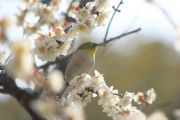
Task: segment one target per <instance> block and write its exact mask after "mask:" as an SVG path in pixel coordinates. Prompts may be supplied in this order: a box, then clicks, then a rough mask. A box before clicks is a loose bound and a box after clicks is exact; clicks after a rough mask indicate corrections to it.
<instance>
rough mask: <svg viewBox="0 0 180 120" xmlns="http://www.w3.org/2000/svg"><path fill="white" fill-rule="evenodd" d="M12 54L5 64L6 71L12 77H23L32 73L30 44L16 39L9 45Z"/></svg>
mask: <svg viewBox="0 0 180 120" xmlns="http://www.w3.org/2000/svg"><path fill="white" fill-rule="evenodd" d="M11 49H12V51H13V53H14V56H13V58H12V59H11V61H10V62H9V64H8V65H7V71H8V73H9V74H10V75H11V76H12V77H15V78H16V77H17V78H21V79H25V78H26V77H28V76H30V75H32V73H33V69H34V62H33V57H32V55H31V49H30V45H29V44H28V43H27V42H25V41H16V42H15V43H13V44H12V47H11Z"/></svg>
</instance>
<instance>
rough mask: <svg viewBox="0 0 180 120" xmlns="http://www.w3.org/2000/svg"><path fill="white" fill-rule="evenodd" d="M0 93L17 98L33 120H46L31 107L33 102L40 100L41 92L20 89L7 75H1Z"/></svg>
mask: <svg viewBox="0 0 180 120" xmlns="http://www.w3.org/2000/svg"><path fill="white" fill-rule="evenodd" d="M0 86H1V87H2V89H0V92H1V93H3V94H9V95H11V96H13V97H15V98H16V100H17V101H18V102H19V104H20V105H21V106H22V107H23V108H24V109H25V110H26V111H27V112H28V113H29V115H30V116H31V118H32V119H33V120H46V119H45V118H43V117H41V116H40V115H39V114H38V113H36V111H35V110H34V109H33V108H32V107H31V103H32V101H34V100H36V99H38V98H39V96H40V94H41V91H40V90H37V91H30V90H24V89H21V88H19V87H18V86H17V85H16V83H15V80H14V79H12V78H11V77H9V76H8V75H7V74H6V73H1V74H0Z"/></svg>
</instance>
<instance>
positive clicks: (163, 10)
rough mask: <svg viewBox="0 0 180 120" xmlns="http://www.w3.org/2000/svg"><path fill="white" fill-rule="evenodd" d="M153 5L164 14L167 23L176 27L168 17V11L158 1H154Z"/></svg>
mask: <svg viewBox="0 0 180 120" xmlns="http://www.w3.org/2000/svg"><path fill="white" fill-rule="evenodd" d="M155 5H156V6H157V7H158V8H159V9H160V10H161V12H162V13H163V14H164V15H165V17H166V18H167V20H168V21H169V23H170V24H171V25H172V26H173V27H174V28H175V29H176V28H177V25H176V23H175V22H174V20H173V19H172V18H171V17H170V15H169V13H168V12H167V11H166V10H165V9H164V8H163V7H162V6H161V5H160V4H158V3H155Z"/></svg>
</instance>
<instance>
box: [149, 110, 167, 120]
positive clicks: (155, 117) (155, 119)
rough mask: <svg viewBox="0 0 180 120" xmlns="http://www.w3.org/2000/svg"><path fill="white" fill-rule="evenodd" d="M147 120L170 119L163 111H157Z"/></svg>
mask: <svg viewBox="0 0 180 120" xmlns="http://www.w3.org/2000/svg"><path fill="white" fill-rule="evenodd" d="M146 120H168V118H167V117H166V115H165V114H164V113H163V112H162V111H160V110H157V111H155V112H153V113H152V114H150V115H149V116H148V118H147V119H146Z"/></svg>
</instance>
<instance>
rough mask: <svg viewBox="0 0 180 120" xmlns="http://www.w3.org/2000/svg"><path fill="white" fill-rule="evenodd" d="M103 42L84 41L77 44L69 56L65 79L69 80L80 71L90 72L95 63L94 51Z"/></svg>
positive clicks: (80, 72)
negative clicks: (77, 46) (76, 47)
mask: <svg viewBox="0 0 180 120" xmlns="http://www.w3.org/2000/svg"><path fill="white" fill-rule="evenodd" d="M102 45H105V44H104V43H100V44H97V43H94V42H86V43H83V44H82V45H80V46H79V48H78V49H77V50H76V52H75V53H74V54H73V56H72V57H71V59H70V61H69V63H68V65H67V68H66V70H65V80H66V81H70V80H72V79H73V77H75V76H77V75H80V74H82V73H87V74H90V73H91V71H92V69H93V66H94V64H95V57H96V52H97V49H98V47H99V46H102Z"/></svg>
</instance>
